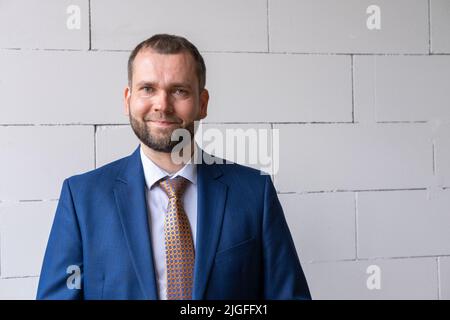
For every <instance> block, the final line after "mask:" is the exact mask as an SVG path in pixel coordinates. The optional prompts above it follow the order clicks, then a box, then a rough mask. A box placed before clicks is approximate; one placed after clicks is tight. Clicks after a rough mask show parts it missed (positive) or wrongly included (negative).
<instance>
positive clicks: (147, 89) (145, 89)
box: [142, 87, 153, 93]
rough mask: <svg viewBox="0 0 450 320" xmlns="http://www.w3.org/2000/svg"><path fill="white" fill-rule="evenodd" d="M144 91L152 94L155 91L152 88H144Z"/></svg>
mask: <svg viewBox="0 0 450 320" xmlns="http://www.w3.org/2000/svg"><path fill="white" fill-rule="evenodd" d="M142 90H143V91H144V92H145V93H150V92H152V91H153V88H152V87H143V88H142Z"/></svg>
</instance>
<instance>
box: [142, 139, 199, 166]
mask: <svg viewBox="0 0 450 320" xmlns="http://www.w3.org/2000/svg"><path fill="white" fill-rule="evenodd" d="M194 147H195V142H194V140H192V141H191V154H190V159H192V155H193V154H194ZM141 148H142V151H143V152H144V154H145V155H146V156H147V158H149V159H150V160H152V161H153V162H154V163H155V164H156V165H157V166H158V167H160V168H161V169H163V170H165V171H166V172H168V173H170V174H173V173H175V172H177V171H178V170H180V169H181V168H183V167H184V166H185V164H186V163H187V161H186V162H185V161H183V162H182V163H175V162H173V160H172V156H171V153H170V152H160V151H156V150H154V149H151V148H149V147H147V146H146V145H145V144H143V143H142V142H141ZM183 159H184V158H183Z"/></svg>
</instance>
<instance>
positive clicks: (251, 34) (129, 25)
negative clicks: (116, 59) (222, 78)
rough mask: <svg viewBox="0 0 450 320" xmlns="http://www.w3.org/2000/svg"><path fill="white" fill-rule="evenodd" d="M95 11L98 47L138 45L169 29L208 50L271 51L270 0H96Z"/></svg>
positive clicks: (96, 42)
mask: <svg viewBox="0 0 450 320" xmlns="http://www.w3.org/2000/svg"><path fill="white" fill-rule="evenodd" d="M124 12H126V14H124ZM91 13H92V45H93V48H95V49H114V50H118V49H120V50H132V49H133V48H134V47H135V46H136V45H137V44H138V43H139V42H141V41H143V40H145V39H147V38H149V37H150V36H152V35H153V34H156V33H169V34H177V35H181V36H184V37H187V38H188V39H189V40H190V41H192V42H193V43H194V44H195V45H196V46H197V47H198V48H199V50H202V51H267V7H266V0H248V1H239V0H229V1H225V2H224V1H208V0H191V1H189V2H187V1H183V0H169V1H167V0H164V1H163V0H155V1H145V0H133V1H127V2H123V1H120V0H92V1H91Z"/></svg>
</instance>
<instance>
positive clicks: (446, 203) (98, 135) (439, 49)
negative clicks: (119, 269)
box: [0, 0, 450, 299]
mask: <svg viewBox="0 0 450 320" xmlns="http://www.w3.org/2000/svg"><path fill="white" fill-rule="evenodd" d="M70 5H75V6H78V8H79V10H80V17H81V20H80V29H73V30H70V29H68V28H67V24H66V23H67V20H68V18H69V17H70V15H71V13H68V11H67V9H68V7H69V6H70ZM369 5H377V6H379V8H380V10H381V11H380V13H381V25H380V27H381V28H380V30H369V29H368V28H367V26H366V20H367V18H368V16H369V14H367V13H366V9H367V7H368V6H369ZM158 32H165V33H176V34H180V35H184V36H187V37H188V38H189V39H190V40H192V41H193V42H194V43H195V44H196V45H197V46H198V48H199V49H200V50H201V51H202V53H203V54H204V57H205V61H206V64H207V70H208V74H207V88H208V89H209V90H210V95H211V100H210V105H209V110H208V117H207V118H206V119H205V121H204V125H203V127H204V128H217V129H219V130H220V131H221V132H224V130H226V129H227V128H244V129H245V128H247V129H248V128H255V129H260V128H264V129H269V130H270V129H272V128H273V129H277V130H279V132H280V141H279V150H280V157H279V159H280V169H279V172H277V173H276V174H275V175H273V179H274V181H275V186H276V188H277V190H278V192H279V198H280V201H281V203H282V205H283V208H284V211H285V214H286V219H287V221H288V223H289V225H290V228H291V231H292V235H293V238H294V241H295V244H296V246H297V251H298V253H299V256H300V258H301V261H302V264H303V266H304V269H305V273H306V276H307V279H308V282H309V285H310V288H311V291H312V295H313V298H316V299H335V298H338V299H354V298H357V299H420V298H424V299H450V246H449V243H450V238H449V235H448V230H450V219H449V215H448V212H449V210H450V208H449V207H450V192H449V191H450V190H449V189H450V111H449V110H450V93H449V92H450V76H449V75H450V1H448V0H376V1H369V0H345V1H341V0H249V1H238V0H231V1H225V0H214V1H210V0H191V1H189V2H188V1H183V0H170V1H165V0H164V1H163V0H151V1H150V0H130V1H120V0H39V1H38V0H26V1H25V0H4V1H0V96H1V97H2V99H1V102H0V299H33V298H34V295H35V291H36V286H37V281H38V276H39V272H40V266H41V262H42V258H43V253H44V249H45V244H46V240H47V237H48V232H49V230H50V226H51V222H52V219H53V216H54V211H55V207H56V204H57V198H58V196H59V192H60V190H61V185H62V181H63V179H64V178H66V177H69V176H71V175H74V174H77V173H82V172H86V171H88V170H91V169H93V168H94V167H99V166H102V165H104V164H106V163H108V162H110V161H113V160H116V159H118V158H120V157H123V156H126V155H128V154H130V153H131V152H132V151H133V150H134V149H135V148H136V146H137V143H138V142H137V139H136V137H135V136H134V134H133V132H132V130H131V129H130V126H129V125H128V118H127V117H126V116H125V115H124V112H123V89H124V86H125V85H126V77H127V75H126V62H127V58H128V55H129V52H130V51H131V50H132V49H133V47H134V46H135V45H136V44H137V43H138V42H139V41H141V40H143V39H145V38H147V37H149V36H151V35H152V34H154V33H158ZM200 143H201V142H200ZM270 147H271V148H274V145H273V143H271V144H270ZM274 150H275V148H274ZM217 155H219V156H224V157H228V155H227V151H226V150H225V151H224V152H220V151H218V153H217ZM255 167H258V166H255ZM371 265H372V266H374V265H375V266H378V267H379V268H380V272H381V273H380V274H381V278H380V280H381V282H380V284H381V288H380V289H374V290H369V289H368V287H367V285H366V283H367V279H368V278H369V277H370V274H368V273H367V267H369V266H371Z"/></svg>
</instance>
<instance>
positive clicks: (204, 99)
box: [198, 89, 209, 120]
mask: <svg viewBox="0 0 450 320" xmlns="http://www.w3.org/2000/svg"><path fill="white" fill-rule="evenodd" d="M208 101H209V92H208V90H206V89H203V90H202V92H201V93H200V112H199V119H198V120H201V119H204V118H206V116H207V114H208Z"/></svg>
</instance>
